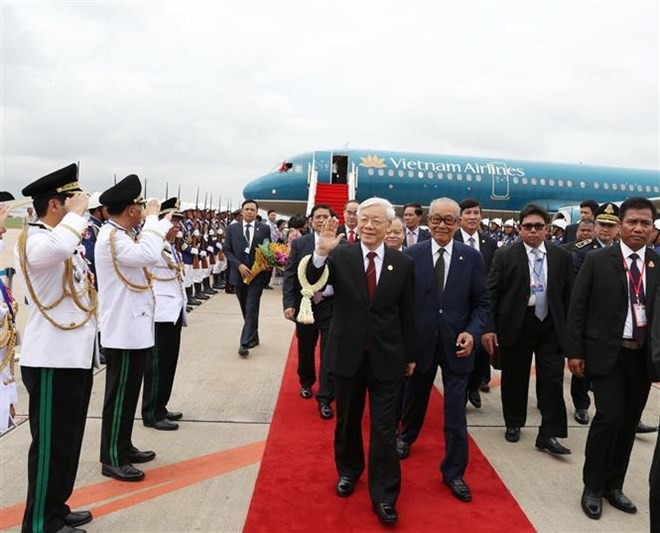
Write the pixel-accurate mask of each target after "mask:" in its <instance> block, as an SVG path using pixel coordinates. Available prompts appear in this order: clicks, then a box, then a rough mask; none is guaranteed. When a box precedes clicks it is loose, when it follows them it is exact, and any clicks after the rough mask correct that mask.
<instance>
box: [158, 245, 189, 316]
mask: <svg viewBox="0 0 660 533" xmlns="http://www.w3.org/2000/svg"><path fill="white" fill-rule="evenodd" d="M149 270H150V272H151V273H152V275H153V286H154V294H155V296H156V314H155V321H156V322H170V323H172V324H176V323H177V321H178V320H179V317H180V316H181V313H183V318H182V323H183V325H184V326H187V325H188V315H187V313H186V304H187V302H188V298H187V297H186V291H185V289H184V287H183V259H182V258H181V254H179V252H177V251H176V248H175V247H174V245H173V244H171V243H169V242H166V243H165V246H164V249H163V252H162V253H161V256H160V260H159V261H158V264H156V265H155V266H153V267H151V268H150V269H149ZM166 280H167V281H166Z"/></svg>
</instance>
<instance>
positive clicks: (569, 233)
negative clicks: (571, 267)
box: [564, 200, 598, 242]
mask: <svg viewBox="0 0 660 533" xmlns="http://www.w3.org/2000/svg"><path fill="white" fill-rule="evenodd" d="M596 209H598V202H596V200H584V201H583V202H581V203H580V220H585V219H589V220H594V218H595V216H596ZM578 224H579V221H578V222H576V223H575V224H569V225H568V226H566V232H565V233H564V242H573V241H575V240H576V239H577V229H578Z"/></svg>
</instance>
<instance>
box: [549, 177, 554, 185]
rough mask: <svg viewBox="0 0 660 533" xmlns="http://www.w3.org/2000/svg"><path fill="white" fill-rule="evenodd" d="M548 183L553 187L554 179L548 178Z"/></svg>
mask: <svg viewBox="0 0 660 533" xmlns="http://www.w3.org/2000/svg"><path fill="white" fill-rule="evenodd" d="M548 184H549V185H550V187H554V186H555V180H553V179H552V178H550V179H549V180H548Z"/></svg>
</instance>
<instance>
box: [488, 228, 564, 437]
mask: <svg viewBox="0 0 660 533" xmlns="http://www.w3.org/2000/svg"><path fill="white" fill-rule="evenodd" d="M545 249H546V251H547V256H546V261H545V269H546V272H547V282H546V295H547V297H546V299H547V303H548V316H547V317H546V318H545V320H543V321H540V320H539V319H538V318H536V316H535V314H534V307H533V306H532V307H529V306H528V300H529V297H530V272H529V260H528V254H527V250H526V248H525V246H524V243H523V242H522V240H521V241H519V242H516V243H514V244H512V245H511V246H507V247H505V248H500V249H499V250H498V251H497V253H495V256H494V257H493V264H492V265H491V269H490V273H489V274H488V290H489V294H490V312H489V315H488V324H487V326H486V331H487V332H494V333H497V338H498V341H499V350H500V357H501V366H502V409H503V414H504V421H505V423H506V425H507V427H518V428H520V427H523V426H524V425H525V422H526V420H527V395H528V391H529V372H530V367H531V361H532V353H534V355H535V362H536V379H537V394H538V403H539V408H540V410H541V420H542V421H541V427H540V428H539V435H540V436H543V437H566V435H567V420H566V404H565V403H564V395H563V378H564V349H563V348H562V346H564V345H565V329H566V311H567V309H568V303H569V298H570V292H571V284H572V278H573V267H572V264H571V257H570V255H569V254H568V253H567V252H566V251H564V250H562V249H561V248H558V247H556V246H552V245H550V244H547V243H546V246H545Z"/></svg>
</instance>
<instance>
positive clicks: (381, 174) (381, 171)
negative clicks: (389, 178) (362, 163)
mask: <svg viewBox="0 0 660 533" xmlns="http://www.w3.org/2000/svg"><path fill="white" fill-rule="evenodd" d="M378 175H379V176H384V175H385V171H384V170H383V169H382V168H380V169H378Z"/></svg>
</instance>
